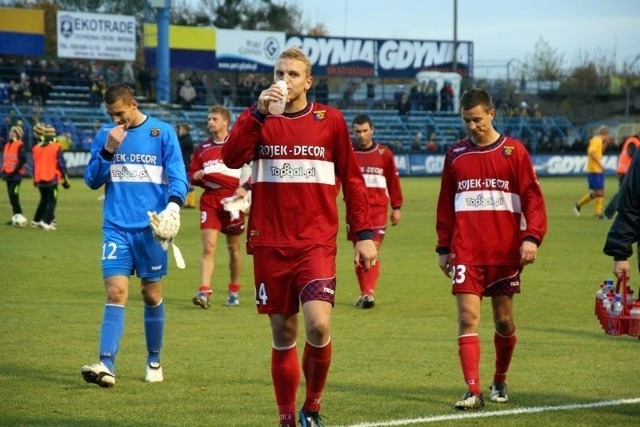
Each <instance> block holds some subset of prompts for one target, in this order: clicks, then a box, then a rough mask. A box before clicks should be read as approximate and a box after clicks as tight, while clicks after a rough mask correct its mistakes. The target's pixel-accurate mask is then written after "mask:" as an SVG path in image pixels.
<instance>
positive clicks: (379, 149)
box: [378, 147, 384, 156]
mask: <svg viewBox="0 0 640 427" xmlns="http://www.w3.org/2000/svg"><path fill="white" fill-rule="evenodd" d="M378 154H380V155H381V156H382V155H383V154H384V148H383V147H380V148H378Z"/></svg>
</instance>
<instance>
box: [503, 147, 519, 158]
mask: <svg viewBox="0 0 640 427" xmlns="http://www.w3.org/2000/svg"><path fill="white" fill-rule="evenodd" d="M515 149H516V147H514V146H512V145H505V146H504V147H503V148H502V155H503V156H504V157H509V156H510V155H512V154H513V152H514V151H515Z"/></svg>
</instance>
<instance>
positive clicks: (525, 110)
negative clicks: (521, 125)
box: [518, 101, 529, 117]
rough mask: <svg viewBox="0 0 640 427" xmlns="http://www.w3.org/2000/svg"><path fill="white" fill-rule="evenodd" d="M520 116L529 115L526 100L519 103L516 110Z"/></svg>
mask: <svg viewBox="0 0 640 427" xmlns="http://www.w3.org/2000/svg"><path fill="white" fill-rule="evenodd" d="M518 115H519V116H520V117H529V104H527V102H526V101H522V102H521V103H520V109H519V111H518Z"/></svg>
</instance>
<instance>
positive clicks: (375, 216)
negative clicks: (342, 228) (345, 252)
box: [347, 206, 389, 245]
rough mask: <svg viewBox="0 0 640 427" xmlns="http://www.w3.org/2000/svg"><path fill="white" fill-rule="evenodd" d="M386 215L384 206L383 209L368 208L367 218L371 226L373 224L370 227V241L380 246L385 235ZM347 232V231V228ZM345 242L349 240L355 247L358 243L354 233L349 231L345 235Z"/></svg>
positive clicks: (386, 209)
mask: <svg viewBox="0 0 640 427" xmlns="http://www.w3.org/2000/svg"><path fill="white" fill-rule="evenodd" d="M388 215H389V207H388V206H384V208H377V209H376V208H373V207H369V217H370V219H371V224H373V226H372V227H371V231H373V238H372V240H373V241H374V242H378V243H380V244H382V242H383V241H384V236H385V234H386V233H387V221H388V220H389V217H388ZM347 230H349V227H347ZM347 240H351V241H352V242H353V244H354V245H355V243H356V242H357V241H358V236H356V234H355V233H352V232H351V231H349V232H348V233H347Z"/></svg>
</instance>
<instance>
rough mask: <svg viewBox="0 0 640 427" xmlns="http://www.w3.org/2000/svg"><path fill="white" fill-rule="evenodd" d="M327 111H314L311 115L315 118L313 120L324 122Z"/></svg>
mask: <svg viewBox="0 0 640 427" xmlns="http://www.w3.org/2000/svg"><path fill="white" fill-rule="evenodd" d="M326 114H327V110H318V111H314V112H313V115H314V116H315V120H318V121H319V120H324V119H325V118H326Z"/></svg>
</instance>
